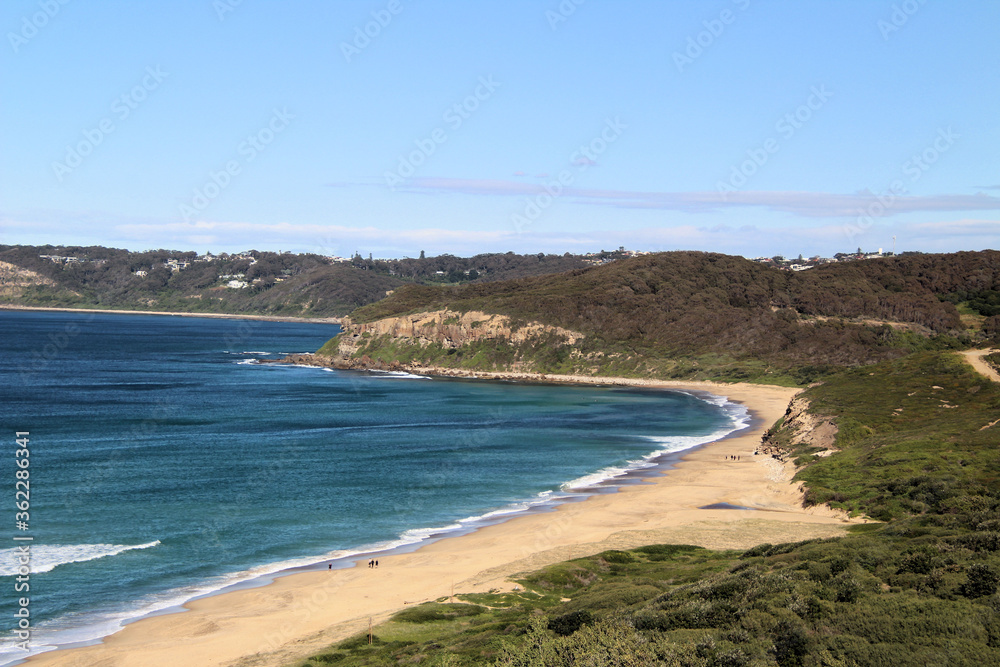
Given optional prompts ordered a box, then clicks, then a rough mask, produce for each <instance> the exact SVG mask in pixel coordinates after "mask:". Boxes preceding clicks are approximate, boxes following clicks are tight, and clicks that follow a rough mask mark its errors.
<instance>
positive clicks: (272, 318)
mask: <svg viewBox="0 0 1000 667" xmlns="http://www.w3.org/2000/svg"><path fill="white" fill-rule="evenodd" d="M0 310H19V311H26V310H32V311H42V312H54V313H100V314H102V315H162V316H167V315H169V316H171V317H212V318H216V319H224V320H261V321H264V322H313V323H316V324H340V323H341V318H339V317H292V316H282V315H238V314H233V313H183V312H174V311H167V310H113V309H110V308H62V307H55V306H51V307H50V306H19V305H11V304H0Z"/></svg>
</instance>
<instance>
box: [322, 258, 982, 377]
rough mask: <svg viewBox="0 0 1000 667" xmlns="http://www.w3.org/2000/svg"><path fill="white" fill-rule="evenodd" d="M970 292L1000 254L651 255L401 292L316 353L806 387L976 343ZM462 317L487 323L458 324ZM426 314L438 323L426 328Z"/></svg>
mask: <svg viewBox="0 0 1000 667" xmlns="http://www.w3.org/2000/svg"><path fill="white" fill-rule="evenodd" d="M970 290H972V291H976V292H977V293H990V292H996V291H998V290H1000V252H996V251H984V252H966V253H954V254H947V255H918V256H908V257H899V258H885V259H878V260H869V261H858V262H851V263H846V264H830V265H826V266H822V267H818V268H815V269H811V270H808V271H801V272H789V271H780V270H777V269H773V268H769V267H766V266H764V265H761V264H758V263H755V262H751V261H748V260H745V259H743V258H740V257H732V256H727V255H720V254H714V253H701V252H671V253H659V254H655V255H649V256H645V257H638V258H633V259H626V260H621V261H618V262H614V263H611V264H606V265H603V266H599V267H595V268H590V269H583V270H574V271H569V272H565V273H561V274H557V275H549V276H539V277H531V278H523V279H518V280H510V281H499V282H491V283H485V284H471V285H463V286H457V287H431V286H423V285H406V286H403V287H401V288H399V289H398V290H396V291H395V292H394V293H393V294H392V295H391V296H390V297H388V298H386V299H383V300H381V301H379V302H377V303H373V304H370V305H368V306H365V307H363V308H360V309H358V310H356V311H354V312H353V313H352V314H351V316H350V323H351V324H350V326H348V328H347V330H346V331H345V333H344V334H342V336H341V337H340V338H339V339H336V342H335V343H333V344H331V345H328V346H326V347H325V348H324V350H323V352H324V353H326V354H338V353H339V354H344V353H347V354H349V355H351V356H352V357H354V358H362V357H365V356H367V357H368V358H370V359H373V360H378V361H381V362H386V363H389V362H393V361H401V362H404V363H414V362H417V363H424V364H429V365H447V366H457V367H465V368H483V369H491V370H492V369H497V368H503V367H505V366H509V365H511V364H515V365H518V366H520V367H521V368H523V369H524V370H535V371H541V372H564V373H588V374H592V373H597V374H611V373H617V374H626V375H635V374H637V375H656V376H661V377H662V376H668V377H716V378H720V379H722V378H726V379H759V380H764V381H773V380H775V379H780V378H784V380H783V381H788V380H789V379H793V380H795V381H798V382H806V381H808V380H809V379H810V378H811V377H812V376H814V375H816V374H819V373H822V372H825V371H826V370H829V369H832V368H834V367H844V366H854V365H858V364H867V363H874V362H877V361H881V360H885V359H891V358H895V357H899V356H902V355H904V354H906V353H907V352H908V351H912V350H915V349H934V348H941V347H956V348H958V347H964V346H967V345H969V344H971V343H972V342H973V340H974V339H975V337H976V335H977V333H976V331H974V330H973V329H970V328H969V326H970V324H969V323H968V322H964V321H963V318H962V315H961V314H960V312H959V310H958V308H956V304H955V303H953V301H954V299H951V300H949V299H948V296H949V295H955V294H960V293H963V292H969V291H970ZM470 312H472V313H482V314H483V315H482V316H479V315H477V316H476V317H478V318H479V319H475V318H473V319H469V318H468V317H466V318H464V319H463V318H462V317H461V315H462V314H464V313H470ZM432 313H439V314H440V315H438V316H435V317H432V318H430V319H428V316H429V315H428V314H432ZM421 314H423V315H422V316H421ZM449 314H450V315H449ZM487 316H494V317H493V318H492V319H489V318H487ZM421 317H423V319H421ZM496 317H501V318H506V319H504V320H503V321H504V322H506V324H502V323H500V320H497V319H496ZM488 319H489V323H488V324H487V321H488ZM981 319H982V318H980V320H981ZM416 320H420V327H421V330H420V331H419V332H412V333H409V334H407V333H406V330H407V324H406V322H407V321H410V322H413V321H416ZM530 323H536V324H538V325H542V327H543V328H542V329H537V328H536V329H534V330H532V331H533V332H534V333H532V334H531V335H530V336H527V337H525V336H521V337H520V338H519V337H518V336H516V335H513V336H511V335H505V334H504V333H503V332H504V331H506V330H507V329H510V330H511V332H516V331H518V330H519V329H521V328H522V327H524V326H527V325H529V324H530ZM463 326H464V330H456V327H459V329H461V328H462V327H463ZM504 327H506V329H505V328H504ZM546 327H547V328H546ZM557 328H558V329H559V330H561V331H557V330H556V329H557ZM486 330H489V331H490V332H491V333H488V334H484V333H483V332H484V331H486ZM567 331H568V332H571V333H570V334H566V333H565V332H567ZM401 332H402V333H401ZM570 339H573V340H572V341H570Z"/></svg>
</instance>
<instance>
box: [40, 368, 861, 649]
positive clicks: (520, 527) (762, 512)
mask: <svg viewBox="0 0 1000 667" xmlns="http://www.w3.org/2000/svg"><path fill="white" fill-rule="evenodd" d="M425 370H426V369H425ZM477 375H478V376H482V375H483V374H477ZM491 375H493V377H496V378H501V377H502V378H506V379H522V380H524V379H542V378H538V377H537V376H534V377H531V376H524V375H519V374H491ZM544 380H546V381H558V380H563V381H569V382H592V383H600V384H621V385H635V386H644V387H661V388H670V389H681V390H697V391H707V392H711V393H713V394H716V395H721V396H726V397H728V398H729V399H731V400H733V401H738V402H740V403H743V404H744V405H746V406H747V407H748V408H749V409H750V410H751V411H752V413H753V415H754V422H753V425H752V426H751V427H750V428H747V429H744V430H743V431H740V432H739V433H738V434H736V435H734V436H732V437H729V438H725V439H723V440H720V441H717V442H714V443H710V444H708V445H705V446H702V447H699V448H697V449H695V450H692V451H691V452H688V453H687V454H686V455H684V456H683V458H682V460H681V461H680V462H678V463H677V464H676V465H675V466H674V467H673V468H671V469H668V470H666V472H665V474H663V475H661V476H657V477H654V478H651V479H650V480H649V482H650V483H646V484H632V485H628V486H625V487H623V488H622V490H620V491H619V492H617V493H607V494H599V495H595V496H592V497H590V498H588V499H586V500H584V501H582V502H576V503H568V504H564V505H561V506H559V507H558V508H557V509H556V510H555V511H552V512H546V513H537V514H527V515H522V516H518V517H516V518H513V519H510V520H508V521H506V522H504V523H500V524H497V525H493V526H488V527H485V528H481V529H480V530H478V531H476V532H473V533H470V534H467V535H462V536H458V537H450V538H446V539H442V540H439V541H437V542H433V543H431V544H428V545H426V546H424V547H422V548H420V549H418V550H416V551H414V552H412V553H404V554H396V555H388V556H380V557H379V561H380V563H379V568H378V569H372V568H368V567H366V566H365V564H366V563H367V560H368V557H367V556H362V557H359V558H358V561H357V563H356V565H355V566H354V567H350V568H347V569H342V570H333V571H326V570H323V571H319V572H306V573H298V574H292V575H289V576H284V577H281V578H278V579H277V580H275V581H274V582H273V583H271V584H269V585H267V586H263V587H259V588H255V589H246V590H238V591H233V592H227V593H222V594H219V595H215V596H212V597H208V598H204V599H200V600H195V601H193V602H190V603H188V604H187V605H185V608H186V609H188V611H186V612H184V613H178V614H170V615H166V616H158V617H153V618H147V619H143V620H140V621H137V622H135V623H133V624H130V625H128V626H127V627H126V628H125V629H123V630H121V631H120V632H118V633H116V634H114V635H112V636H110V637H107V638H106V639H105V640H104V643H103V644H100V645H95V646H89V647H84V648H77V649H69V650H62V651H55V652H50V653H46V654H42V655H40V656H36V657H34V658H31V659H30V660H29V663H30V664H32V665H74V666H82V665H101V666H102V667H111V666H139V665H142V666H149V665H163V666H167V665H170V666H173V665H206V666H207V665H242V666H250V665H254V666H264V665H275V666H277V665H287V664H289V663H291V662H294V661H295V660H297V659H302V658H305V657H307V656H308V655H310V654H313V653H315V652H316V651H318V650H320V649H322V648H324V647H326V646H327V645H329V644H330V643H332V642H335V641H337V640H339V639H343V638H345V637H348V636H350V635H353V634H355V633H358V632H361V631H363V630H364V629H367V627H368V623H369V619H373V620H374V622H376V623H378V622H379V621H380V620H382V619H385V618H387V617H388V616H390V615H391V614H392V613H394V612H395V611H397V610H399V609H401V608H403V607H405V606H406V605H410V604H415V603H419V602H424V601H428V600H434V599H437V598H440V597H445V596H449V595H450V594H451V593H452V590H454V592H455V593H470V592H485V591H489V590H490V589H501V590H509V589H510V588H512V587H513V586H514V583H513V582H512V581H511V577H512V575H515V574H517V573H520V572H525V571H530V570H534V569H537V568H539V567H542V566H545V565H547V564H550V563H554V562H558V561H562V560H566V559H569V558H574V557H580V556H585V555H588V554H592V553H597V552H600V551H603V550H605V549H609V548H632V547H637V546H641V545H645V544H655V543H674V544H696V545H701V546H705V547H708V548H715V549H727V548H733V549H742V548H748V547H751V546H753V545H756V544H759V543H762V542H771V543H780V542H788V541H796V540H804V539H809V538H815V537H832V536H837V535H841V534H843V532H844V530H845V528H846V527H847V526H848V525H849V523H848V521H847V519H846V518H845V517H844V516H843V515H839V514H837V513H835V512H834V511H832V510H828V509H826V508H811V509H809V510H805V509H803V508H802V504H801V492H800V490H799V488H798V485H797V484H793V483H791V481H790V480H791V476H792V474H793V469H792V468H791V464H782V463H780V462H779V461H777V460H775V459H773V458H771V457H769V456H765V455H754V449H755V448H756V447H757V445H758V444H759V442H760V437H761V434H762V433H763V431H764V430H766V429H767V428H768V427H769V426H771V425H772V424H773V423H774V422H775V421H776V420H777V419H779V418H780V417H781V416H782V415H783V414H784V412H785V409H786V407H787V405H788V403H789V401H790V400H791V399H792V397H793V396H794V395H795V394H796V393H797V392H798V390H797V389H788V388H782V387H770V386H760V385H748V384H733V385H721V384H714V383H708V382H676V383H674V382H658V381H648V380H630V379H615V378H586V377H559V378H556V377H552V376H548V377H545V378H544ZM730 455H739V456H740V461H739V462H736V461H732V460H729V458H728V457H729V456H730ZM714 503H729V504H731V505H737V506H741V507H750V508H754V510H755V511H748V510H726V509H711V510H708V509H698V508H699V507H702V506H705V505H710V504H714Z"/></svg>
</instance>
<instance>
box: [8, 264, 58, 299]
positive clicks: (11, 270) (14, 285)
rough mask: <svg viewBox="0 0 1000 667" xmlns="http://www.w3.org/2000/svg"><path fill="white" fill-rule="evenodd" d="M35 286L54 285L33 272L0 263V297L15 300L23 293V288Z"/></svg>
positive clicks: (49, 280)
mask: <svg viewBox="0 0 1000 667" xmlns="http://www.w3.org/2000/svg"><path fill="white" fill-rule="evenodd" d="M36 285H55V283H54V282H53V281H52V280H51V279H49V278H46V277H45V276H42V275H39V274H38V273H35V272H34V271H29V270H28V269H22V268H21V267H19V266H14V265H13V264H10V263H8V262H0V297H2V298H4V299H8V298H17V297H19V296H21V294H22V293H23V292H24V288H25V287H34V286H36Z"/></svg>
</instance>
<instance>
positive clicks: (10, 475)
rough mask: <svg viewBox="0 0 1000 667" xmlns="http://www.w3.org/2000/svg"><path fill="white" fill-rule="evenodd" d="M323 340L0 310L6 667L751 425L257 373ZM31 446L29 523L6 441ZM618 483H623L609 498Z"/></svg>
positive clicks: (280, 370) (303, 327) (226, 326)
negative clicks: (20, 643)
mask: <svg viewBox="0 0 1000 667" xmlns="http://www.w3.org/2000/svg"><path fill="white" fill-rule="evenodd" d="M337 331H338V328H337V327H336V326H335V325H329V324H314V323H299V322H295V323H288V322H260V321H251V320H223V319H208V318H188V317H169V316H150V315H126V314H91V313H58V312H17V311H0V405H2V414H0V424H2V430H0V444H2V443H3V441H4V439H6V441H7V442H6V444H5V445H4V446H3V447H2V448H0V452H4V453H3V454H2V455H0V480H4V481H2V483H0V488H4V489H8V491H6V492H5V493H7V494H9V496H10V498H9V499H8V501H6V502H3V503H0V506H3V507H7V508H8V509H7V514H8V516H7V517H4V516H3V514H0V576H2V577H3V581H2V583H0V586H2V589H3V593H2V595H0V636H2V637H3V638H4V640H3V644H2V646H0V665H2V664H7V663H8V662H10V661H11V660H14V659H16V658H23V657H24V652H23V651H21V650H19V649H17V648H15V647H13V646H12V642H13V639H12V635H11V630H12V629H13V628H14V627H15V625H16V623H17V619H16V618H15V617H14V613H15V611H16V609H17V606H16V605H17V601H16V599H17V597H18V596H19V595H20V594H17V593H14V580H15V575H16V573H17V563H16V558H15V545H16V544H18V543H16V542H14V541H13V537H15V536H24V535H30V536H31V537H33V538H34V541H33V542H32V547H31V550H32V562H31V574H30V586H31V589H30V600H31V603H30V610H31V624H32V628H33V635H32V640H31V644H32V647H33V649H34V650H36V651H37V650H43V649H45V648H51V647H52V646H55V645H65V644H67V643H71V642H77V641H86V640H91V639H95V638H98V637H101V636H105V635H107V634H109V633H111V632H113V631H114V630H116V629H118V628H119V627H120V626H121V624H122V623H123V622H124V621H126V620H128V619H133V618H136V617H139V616H142V615H145V614H149V613H152V612H155V611H157V610H162V609H167V608H171V607H175V606H176V605H178V604H180V603H182V602H184V601H185V600H188V599H190V598H192V597H194V596H197V595H203V594H207V593H211V592H213V591H217V590H219V589H221V588H223V587H225V586H227V585H231V584H234V583H237V582H240V581H247V580H251V579H253V578H255V577H260V576H262V575H267V574H271V573H275V572H280V571H283V570H286V569H288V568H289V567H293V566H303V565H309V564H318V563H322V564H323V565H322V566H323V567H325V563H326V562H328V561H331V560H333V559H337V558H342V559H344V558H349V557H350V556H351V555H352V554H359V553H366V552H369V551H371V550H377V549H386V548H391V547H396V546H399V545H404V544H414V543H419V542H420V541H422V540H426V539H428V538H429V537H430V536H431V535H435V536H439V535H441V534H447V533H448V532H451V531H459V530H463V529H464V530H468V529H470V528H473V527H475V526H478V525H481V524H482V523H484V522H488V521H491V520H494V521H495V520H498V519H500V518H503V517H505V516H507V515H509V514H512V513H516V512H520V511H526V510H528V509H530V508H532V507H538V506H541V505H545V504H551V503H554V502H558V501H560V500H562V499H567V498H571V497H574V496H579V494H580V493H585V492H587V490H588V489H590V490H591V491H592V487H593V486H594V485H599V484H602V483H603V484H608V483H613V482H614V480H615V479H621V475H622V474H623V473H625V472H627V471H630V470H635V469H639V468H642V467H644V466H650V465H653V464H654V463H655V461H656V457H657V456H658V455H660V454H662V453H663V452H669V451H679V450H682V449H686V448H690V447H693V446H696V445H698V444H701V443H704V442H707V441H710V440H713V439H717V438H718V437H721V436H722V435H724V434H726V433H729V432H731V431H733V430H735V429H737V428H740V427H742V426H743V425H745V424H746V423H747V421H748V418H747V415H746V412H745V410H744V409H743V408H742V407H741V406H736V405H732V404H729V403H726V402H725V401H724V400H722V399H719V398H717V397H704V396H703V397H697V396H693V395H689V394H686V393H681V392H668V391H654V390H638V389H622V388H607V387H575V386H551V385H540V384H525V383H504V382H479V381H472V380H452V379H429V378H422V377H417V376H412V375H406V374H390V373H360V372H346V371H331V370H327V369H318V368H305V367H291V366H272V365H260V364H256V363H255V361H256V360H257V359H259V358H262V357H265V356H269V357H273V356H280V355H284V354H287V353H294V352H310V351H313V350H316V349H317V348H319V347H320V346H321V345H322V344H323V343H324V342H325V341H326V340H327V339H329V338H330V337H331V336H333V335H335V334H336V333H337ZM16 431H28V432H30V451H31V457H30V461H31V465H30V482H31V499H30V505H31V506H30V529H29V531H27V532H22V531H18V530H17V529H16V528H15V517H14V512H15V511H16V510H15V509H14V507H13V500H14V497H13V496H14V481H15V472H16V470H17V468H16V467H15V456H14V451H15V448H16V445H15V435H14V434H15V432H16ZM609 480H611V481H610V482H609Z"/></svg>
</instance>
